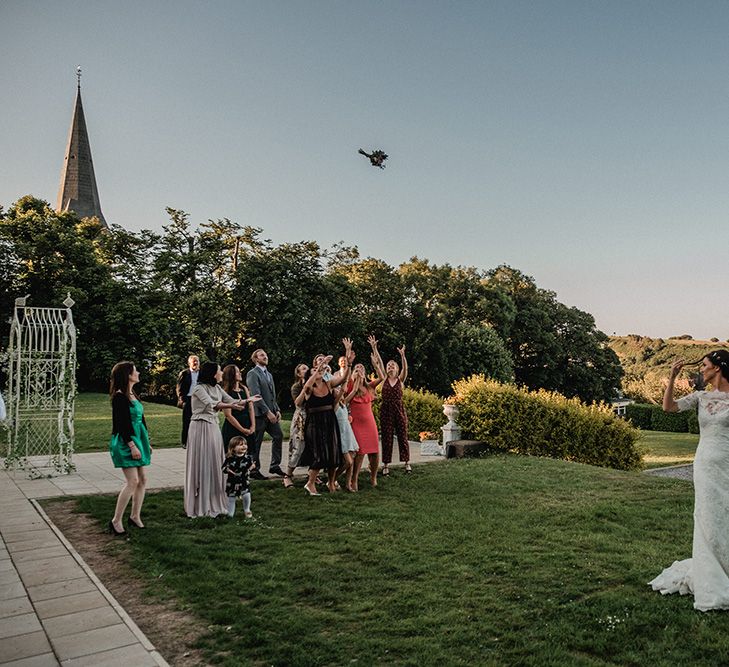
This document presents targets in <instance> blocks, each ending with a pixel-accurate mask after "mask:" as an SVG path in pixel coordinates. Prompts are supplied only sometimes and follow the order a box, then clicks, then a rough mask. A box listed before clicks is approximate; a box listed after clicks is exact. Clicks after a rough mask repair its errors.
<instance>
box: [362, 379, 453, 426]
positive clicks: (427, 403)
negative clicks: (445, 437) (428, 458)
mask: <svg viewBox="0 0 729 667" xmlns="http://www.w3.org/2000/svg"><path fill="white" fill-rule="evenodd" d="M381 393H382V385H380V387H379V388H378V390H377V400H376V401H375V402H374V404H373V405H372V410H373V412H374V413H375V419H376V420H377V428H378V429H379V427H380V401H381V399H380V395H381ZM402 402H403V404H404V406H405V412H406V413H407V415H408V438H409V439H410V440H419V439H420V438H419V435H420V433H421V431H432V432H433V433H436V434H437V435H438V440H440V439H441V430H440V429H441V427H442V426H444V425H445V423H446V421H447V420H446V418H445V416H444V415H443V399H442V398H441V397H440V396H438V394H434V393H433V392H430V391H425V390H424V389H408V388H407V387H405V388H404V389H403V394H402Z"/></svg>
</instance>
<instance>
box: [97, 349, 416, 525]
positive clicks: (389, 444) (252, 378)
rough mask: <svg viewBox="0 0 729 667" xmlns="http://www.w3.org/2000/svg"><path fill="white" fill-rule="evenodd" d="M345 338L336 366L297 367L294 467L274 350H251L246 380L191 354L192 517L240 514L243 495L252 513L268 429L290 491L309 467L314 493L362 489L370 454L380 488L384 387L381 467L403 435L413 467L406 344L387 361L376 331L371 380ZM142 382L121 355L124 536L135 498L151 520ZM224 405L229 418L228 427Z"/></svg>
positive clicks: (116, 393) (185, 425) (275, 464)
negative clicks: (376, 408)
mask: <svg viewBox="0 0 729 667" xmlns="http://www.w3.org/2000/svg"><path fill="white" fill-rule="evenodd" d="M342 342H343V344H344V354H343V355H342V356H340V357H339V359H338V369H337V370H336V371H335V372H332V369H331V366H330V362H331V361H332V359H333V357H332V356H331V355H324V354H319V355H317V356H316V357H315V358H314V360H313V361H312V364H311V367H309V366H308V365H307V364H305V363H300V364H298V365H297V366H296V369H295V377H294V384H293V385H292V387H291V397H292V399H293V401H294V405H295V411H294V415H293V418H292V421H291V437H290V441H289V453H288V454H289V455H288V464H287V468H286V471H284V470H283V469H282V468H281V463H282V460H281V457H282V444H283V432H282V430H281V410H280V408H279V406H278V403H277V402H276V389H275V383H274V380H273V377H272V376H271V373H270V372H269V370H268V355H267V354H266V351H265V350H262V349H259V350H256V351H255V352H254V353H253V354H252V355H251V361H252V362H253V368H251V369H250V370H249V371H248V373H247V375H246V381H245V383H244V382H243V376H242V373H241V371H240V369H239V368H238V367H237V366H235V365H233V364H230V365H228V366H226V367H225V368H223V369H221V368H220V366H219V365H218V364H217V363H215V362H211V361H208V362H205V363H203V364H202V365H201V364H200V360H199V358H198V357H197V356H194V355H192V356H190V357H189V359H188V368H187V369H186V370H185V371H183V372H182V373H181V374H180V377H179V379H178V382H177V387H176V389H177V396H178V407H180V408H182V433H181V442H182V446H183V448H185V449H186V450H187V458H186V471H185V487H184V507H185V513H186V514H187V515H188V516H189V517H200V516H210V517H214V516H218V515H221V514H227V515H228V516H233V515H234V513H235V504H236V499H237V498H240V499H241V500H242V502H243V510H244V514H245V516H246V517H250V516H252V513H251V495H250V480H251V479H267V477H266V476H265V475H264V474H263V473H262V471H261V470H260V468H261V461H260V451H261V444H262V442H263V438H264V434H265V433H268V434H269V435H270V436H271V439H272V445H271V463H270V466H269V473H270V474H272V475H277V476H280V477H282V478H283V484H284V486H285V487H286V488H291V487H293V486H294V472H295V470H296V468H297V467H300V466H307V467H308V475H307V480H306V483H305V484H304V489H305V490H306V492H307V493H308V494H309V495H312V496H318V495H320V492H319V490H318V488H317V485H320V486H321V485H324V484H326V488H327V489H328V490H329V492H331V493H335V492H336V491H338V490H340V489H341V488H342V487H344V488H345V489H346V490H347V491H350V492H356V491H357V490H358V482H359V474H360V471H361V468H362V465H363V463H364V459H365V457H367V459H368V466H369V480H370V483H371V484H372V485H373V486H376V485H377V476H378V472H379V465H380V464H379V451H380V448H379V436H378V429H377V423H376V421H375V417H374V413H373V411H372V404H373V402H374V399H375V395H376V394H375V391H376V388H377V386H378V385H380V384H382V385H383V387H382V402H381V406H380V427H381V433H382V463H383V466H382V470H381V473H382V475H389V474H390V467H389V466H390V463H391V462H392V448H393V438H394V436H395V435H396V436H397V439H398V446H399V455H400V461H401V462H404V463H405V471H406V472H411V470H412V469H411V467H410V448H409V443H408V438H407V414H406V412H405V408H404V405H403V400H402V396H403V385H404V383H405V380H406V378H407V373H408V366H407V359H406V358H405V348H404V346H403V347H401V348H398V352H399V355H400V362H399V363H398V362H396V361H394V360H391V361H388V362H387V364H386V365H385V364H384V362H383V360H382V357H381V355H380V352H379V350H378V347H377V340H376V339H375V337H374V336H370V337H369V338H368V342H369V345H370V359H371V362H372V365H373V368H374V373H373V375H372V376H371V377H368V375H367V371H366V369H365V366H364V364H362V363H356V364H355V363H354V360H355V353H354V350H353V347H352V342H351V341H350V340H349V339H348V338H345V339H344V340H343V341H342ZM137 382H139V372H138V371H137V369H136V367H135V366H134V364H133V363H131V362H127V361H125V362H120V363H118V364H116V365H115V366H114V368H113V369H112V380H111V386H110V392H111V398H112V408H113V409H112V432H113V435H112V440H111V443H110V451H111V455H112V460H113V462H114V465H115V466H116V467H120V468H122V469H123V470H124V475H125V480H126V484H125V486H124V488H123V489H122V491H121V493H120V494H119V497H118V499H117V507H116V511H115V514H114V517H113V519H112V520H111V522H110V524H109V528H110V530H111V531H112V532H113V533H115V534H117V535H123V534H125V530H124V526H123V524H122V517H123V514H124V511H125V509H126V507H127V505H128V503H129V500H130V499H131V501H132V510H131V515H130V518H129V522H130V524H131V525H133V526H135V527H137V528H143V527H144V525H143V523H142V520H141V516H140V511H141V506H142V502H143V499H144V488H145V483H146V479H145V475H144V466H146V465H149V462H150V458H151V450H152V447H151V444H150V440H149V434H148V432H147V428H146V423H145V421H144V411H143V408H142V404H141V402H140V401H139V398H138V396H137V395H136V394H135V392H134V385H135V384H136V383H137ZM220 411H222V412H223V414H224V415H225V420H224V421H223V425H222V427H220V426H219V420H218V413H219V412H220ZM320 474H321V475H322V477H323V476H325V477H326V478H325V480H324V479H322V477H320ZM339 479H341V480H342V484H341V485H340V483H339V481H338V480H339Z"/></svg>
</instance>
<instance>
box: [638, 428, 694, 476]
mask: <svg viewBox="0 0 729 667" xmlns="http://www.w3.org/2000/svg"><path fill="white" fill-rule="evenodd" d="M698 444H699V436H698V435H695V434H693V433H666V432H664V431H641V437H640V440H639V441H638V451H640V452H641V454H642V455H643V463H644V464H645V466H646V468H659V467H661V466H672V465H679V464H682V463H693V460H694V454H695V453H696V446H697V445H698Z"/></svg>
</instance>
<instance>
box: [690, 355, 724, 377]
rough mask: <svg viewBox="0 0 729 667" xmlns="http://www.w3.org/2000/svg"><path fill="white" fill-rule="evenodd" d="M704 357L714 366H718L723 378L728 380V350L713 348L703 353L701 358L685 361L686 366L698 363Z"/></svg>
mask: <svg viewBox="0 0 729 667" xmlns="http://www.w3.org/2000/svg"><path fill="white" fill-rule="evenodd" d="M704 359H708V360H709V361H710V362H711V363H712V364H714V366H718V367H719V370H720V371H721V374H722V375H723V376H724V379H725V380H729V350H713V351H712V352H709V353H708V354H705V355H704V356H703V357H701V359H697V360H696V361H687V362H686V365H687V366H694V365H696V364H700V363H701V362H702V361H703V360H704Z"/></svg>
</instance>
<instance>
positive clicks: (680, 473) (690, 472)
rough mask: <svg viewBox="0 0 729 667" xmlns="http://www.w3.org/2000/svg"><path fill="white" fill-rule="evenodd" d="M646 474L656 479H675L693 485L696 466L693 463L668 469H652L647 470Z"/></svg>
mask: <svg viewBox="0 0 729 667" xmlns="http://www.w3.org/2000/svg"><path fill="white" fill-rule="evenodd" d="M645 474H646V475H654V476H656V477H673V478H675V479H682V480H685V481H687V482H692V483H693V481H694V466H693V463H691V464H689V465H680V466H669V467H667V468H652V469H651V470H646V471H645Z"/></svg>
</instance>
